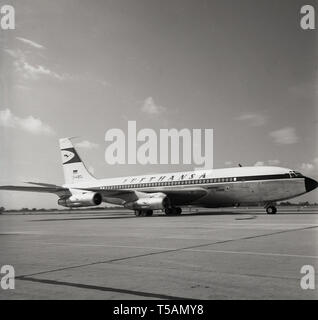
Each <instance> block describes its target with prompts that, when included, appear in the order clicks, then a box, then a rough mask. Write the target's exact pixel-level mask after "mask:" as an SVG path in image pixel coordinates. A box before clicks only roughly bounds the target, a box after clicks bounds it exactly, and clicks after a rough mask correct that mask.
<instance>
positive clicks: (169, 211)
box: [165, 207, 182, 216]
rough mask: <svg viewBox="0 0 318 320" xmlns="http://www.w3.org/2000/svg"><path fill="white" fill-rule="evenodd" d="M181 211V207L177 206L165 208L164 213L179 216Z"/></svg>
mask: <svg viewBox="0 0 318 320" xmlns="http://www.w3.org/2000/svg"><path fill="white" fill-rule="evenodd" d="M181 212H182V209H181V208H179V207H176V208H166V209H165V213H166V215H167V216H179V215H180V214H181Z"/></svg>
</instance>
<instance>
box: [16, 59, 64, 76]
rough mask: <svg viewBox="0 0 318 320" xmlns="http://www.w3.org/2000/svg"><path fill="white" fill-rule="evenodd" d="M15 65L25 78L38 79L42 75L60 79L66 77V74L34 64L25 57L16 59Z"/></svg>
mask: <svg viewBox="0 0 318 320" xmlns="http://www.w3.org/2000/svg"><path fill="white" fill-rule="evenodd" d="M14 65H15V67H16V70H17V71H18V72H21V73H22V76H23V77H24V78H25V79H33V80H37V79H39V78H40V77H41V76H49V77H52V78H55V79H58V80H63V79H65V78H66V75H60V74H58V73H56V72H54V71H52V70H50V69H48V68H46V67H44V66H42V65H38V66H33V65H31V64H29V63H28V62H27V61H26V60H24V59H23V60H17V61H15V63H14Z"/></svg>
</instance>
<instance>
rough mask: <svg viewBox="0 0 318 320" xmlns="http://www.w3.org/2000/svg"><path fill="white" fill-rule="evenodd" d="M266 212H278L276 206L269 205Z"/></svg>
mask: <svg viewBox="0 0 318 320" xmlns="http://www.w3.org/2000/svg"><path fill="white" fill-rule="evenodd" d="M266 212H267V214H276V212H277V209H276V207H274V206H269V207H267V208H266Z"/></svg>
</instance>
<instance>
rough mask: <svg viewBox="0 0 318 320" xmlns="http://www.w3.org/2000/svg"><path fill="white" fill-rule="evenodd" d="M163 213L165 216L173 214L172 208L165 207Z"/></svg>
mask: <svg viewBox="0 0 318 320" xmlns="http://www.w3.org/2000/svg"><path fill="white" fill-rule="evenodd" d="M165 214H166V215H167V216H172V215H173V209H172V208H166V209H165Z"/></svg>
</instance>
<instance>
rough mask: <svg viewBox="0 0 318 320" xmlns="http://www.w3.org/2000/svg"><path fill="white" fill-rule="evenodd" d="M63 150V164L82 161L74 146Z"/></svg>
mask: <svg viewBox="0 0 318 320" xmlns="http://www.w3.org/2000/svg"><path fill="white" fill-rule="evenodd" d="M61 151H62V160H63V164H67V163H75V162H81V159H80V158H79V156H78V155H77V153H76V151H75V149H74V148H69V149H63V150H61Z"/></svg>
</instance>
